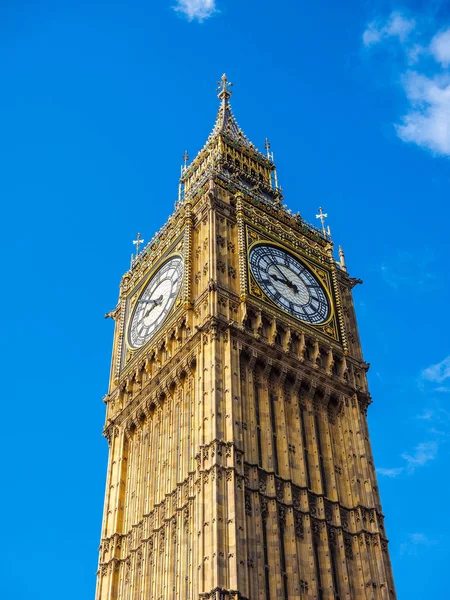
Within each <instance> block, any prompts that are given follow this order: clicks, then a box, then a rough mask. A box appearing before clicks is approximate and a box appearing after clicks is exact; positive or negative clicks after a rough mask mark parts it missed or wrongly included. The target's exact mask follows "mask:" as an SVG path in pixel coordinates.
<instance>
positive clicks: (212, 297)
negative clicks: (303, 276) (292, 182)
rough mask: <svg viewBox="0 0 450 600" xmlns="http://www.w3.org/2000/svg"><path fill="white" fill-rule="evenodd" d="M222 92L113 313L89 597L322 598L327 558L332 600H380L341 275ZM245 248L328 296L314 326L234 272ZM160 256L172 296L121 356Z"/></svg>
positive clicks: (362, 377)
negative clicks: (93, 583) (273, 258)
mask: <svg viewBox="0 0 450 600" xmlns="http://www.w3.org/2000/svg"><path fill="white" fill-rule="evenodd" d="M230 95H231V92H230V88H229V85H228V83H227V81H226V79H222V80H221V84H220V93H219V96H220V100H221V106H220V110H219V115H218V118H217V121H216V124H215V127H214V130H213V132H212V134H211V135H210V137H209V138H208V141H207V143H206V145H205V147H204V148H203V149H202V150H201V151H200V153H199V154H198V156H197V157H196V158H195V159H194V160H193V161H192V163H191V164H190V165H188V166H187V167H186V169H185V170H184V171H183V174H182V178H181V183H180V185H181V187H180V199H179V201H178V202H177V204H176V207H175V211H174V213H173V214H172V215H171V217H170V218H169V220H168V221H167V223H166V224H165V225H164V226H163V228H162V229H161V230H160V231H159V232H158V233H157V234H156V235H155V237H154V238H153V239H152V240H151V242H150V243H149V244H148V245H147V246H146V247H145V248H144V250H143V251H142V252H141V253H140V254H139V256H138V257H137V258H136V259H134V260H133V263H132V266H131V268H130V270H129V271H128V272H127V273H126V274H125V275H124V277H123V279H122V282H121V286H120V296H119V302H118V305H117V308H116V309H115V310H114V311H112V312H113V314H111V316H113V317H114V319H115V324H116V325H115V339H114V346H113V348H114V349H113V361H112V365H113V366H112V374H111V380H110V386H109V389H108V393H107V395H106V396H105V399H104V401H105V404H106V411H107V414H106V426H105V430H104V435H105V437H106V438H107V439H108V443H109V453H110V460H109V463H108V473H107V486H106V498H105V513H104V521H103V527H102V535H101V545H100V553H99V568H98V574H97V579H98V583H97V592H96V600H120V599H122V598H131V597H133V598H135V597H136V598H138V597H139V598H141V597H142V598H147V597H148V598H153V599H154V600H158V599H161V600H163V599H164V600H165V599H166V598H168V597H169V596H170V597H171V598H173V599H174V600H177V599H178V600H185V599H186V598H189V599H190V600H198V599H200V598H202V599H203V598H205V599H206V598H211V599H214V600H256V598H258V600H274V598H278V597H280V598H283V600H306V598H313V597H319V589H320V593H323V596H324V597H325V596H326V597H327V598H328V597H330V598H331V595H332V588H331V587H329V588H327V589H326V586H329V585H331V584H329V583H328V582H330V581H331V575H330V574H331V573H332V571H333V569H334V568H335V566H336V565H334V563H333V562H332V558H333V557H335V559H336V561H335V562H336V564H337V565H338V568H337V570H336V577H337V578H338V587H339V597H340V598H346V600H359V598H360V597H361V594H365V593H366V591H365V589H366V588H365V586H366V584H367V583H368V584H369V587H370V590H376V594H378V595H380V597H382V596H383V598H384V596H385V595H386V593H389V595H390V598H393V599H394V598H395V591H394V590H395V587H394V582H393V579H392V571H391V566H390V559H389V552H388V544H387V540H386V533H385V530H384V525H383V516H382V514H381V509H380V499H379V495H378V489H377V486H376V474H375V470H374V466H373V463H372V462H371V460H370V457H371V449H370V441H369V437H368V434H367V418H366V415H367V410H368V407H369V405H370V403H371V398H370V395H369V392H368V388H367V379H366V372H367V369H368V365H367V364H366V363H365V362H364V360H363V357H362V352H361V348H360V346H359V337H358V333H357V326H356V319H355V317H354V309H353V301H352V293H351V289H352V287H353V285H354V283H355V281H356V280H353V279H351V278H350V277H349V275H348V274H347V271H346V270H345V271H344V270H343V269H342V268H341V267H340V266H338V265H336V263H335V260H334V258H333V244H332V241H331V239H330V238H329V236H328V235H324V234H323V233H322V232H321V231H318V230H316V229H315V228H314V227H312V226H310V225H308V224H307V223H306V222H305V221H304V220H303V219H302V217H301V216H300V215H293V214H292V213H291V212H290V211H289V210H287V209H286V207H285V206H284V205H283V198H282V193H281V189H280V188H278V186H277V184H276V178H275V165H274V164H273V162H272V159H271V158H270V156H267V155H266V154H262V153H261V152H259V151H258V150H257V149H256V148H255V147H254V146H253V145H252V144H251V143H250V142H249V141H248V139H247V138H246V137H245V135H244V134H243V132H242V131H241V130H240V128H239V127H238V125H237V123H236V121H235V119H234V117H233V115H232V112H231V109H230V107H229V97H230ZM259 243H265V244H266V243H270V244H274V245H276V246H277V247H280V248H283V249H284V250H286V251H288V252H290V253H292V254H294V255H295V256H298V257H300V258H301V260H302V261H304V263H305V264H307V265H309V267H310V268H311V270H312V271H313V272H314V274H315V277H316V278H317V280H318V281H319V282H320V284H321V285H323V286H324V289H325V290H326V293H327V294H329V296H330V302H331V307H332V310H331V312H330V318H329V320H328V321H327V322H326V323H322V324H319V325H314V324H308V323H305V322H302V321H300V320H298V319H295V318H294V317H292V316H291V315H290V314H289V313H288V312H287V311H284V310H283V309H282V308H281V307H280V306H277V305H276V304H275V303H274V302H272V301H271V300H270V299H269V298H267V297H266V295H265V294H264V292H263V291H262V289H261V288H260V287H259V286H258V283H257V282H256V281H255V280H254V279H252V277H251V275H250V272H249V256H248V249H249V248H250V247H251V245H254V244H259ZM173 253H178V254H179V255H182V256H183V258H184V274H183V283H182V286H181V288H180V295H179V298H178V299H177V301H176V302H175V303H174V306H173V309H172V310H171V311H170V313H169V314H168V315H167V318H166V320H165V321H164V323H163V324H162V326H161V327H160V328H159V329H158V331H157V333H156V334H155V335H154V337H153V338H151V339H150V340H149V341H148V343H147V344H146V345H144V346H142V347H141V348H139V349H138V350H131V349H129V348H128V346H127V326H128V325H127V319H128V317H129V314H130V311H131V310H133V308H134V307H135V306H137V302H138V300H139V295H140V290H141V289H143V288H142V286H143V285H144V283H145V281H147V280H148V278H149V276H151V273H152V271H153V270H154V269H155V268H158V265H159V264H161V261H164V260H165V259H166V257H168V256H170V255H171V254H173ZM277 276H278V277H281V276H280V275H277ZM288 281H289V280H288ZM289 283H291V284H292V282H289ZM294 285H296V284H295V283H294ZM288 287H289V289H292V290H293V291H295V289H294V288H291V287H290V286H288ZM280 289H281V288H280ZM356 439H357V440H358V443H356V442H355V440H356ZM337 558H338V559H339V560H337ZM319 563H320V564H319ZM299 565H303V566H302V569H303V570H299ZM373 565H376V568H375V567H373ZM344 574H345V576H344ZM229 582H233V583H232V584H230V583H229ZM284 584H285V585H284ZM230 585H232V586H233V589H229V586H230ZM234 588H238V589H234ZM325 589H326V591H325ZM284 590H286V592H285V591H284ZM328 590H331V591H328ZM361 590H363V591H361ZM388 590H389V592H387V591H388ZM283 593H284V594H285V595H284V597H283V596H282V595H280V594H283ZM367 593H369V592H367ZM370 593H372V595H373V593H375V592H372V591H370ZM277 594H278V595H277ZM383 594H384V595H383ZM335 595H336V597H337V594H335ZM377 597H378V596H377Z"/></svg>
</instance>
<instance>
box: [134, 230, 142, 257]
mask: <svg viewBox="0 0 450 600" xmlns="http://www.w3.org/2000/svg"><path fill="white" fill-rule="evenodd" d="M143 243H144V240H143V239H142V238H141V234H140V233H138V234H137V236H136V239H135V240H133V244H134V245H135V246H136V258H137V257H138V255H139V248H140V246H141V244H143Z"/></svg>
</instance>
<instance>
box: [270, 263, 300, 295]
mask: <svg viewBox="0 0 450 600" xmlns="http://www.w3.org/2000/svg"><path fill="white" fill-rule="evenodd" d="M273 266H274V267H275V268H276V269H277V271H278V272H279V273H280V274H281V275H282V277H283V279H280V278H279V277H278V276H277V275H273V274H272V273H269V277H272V279H275V281H281V283H284V285H287V287H288V288H290V289H291V290H293V291H294V293H295V294H298V287H297V286H296V285H295V283H292V281H289V279H288V278H287V277H286V275H285V274H284V273H283V271H282V270H281V269H280V268H278V266H277V265H273Z"/></svg>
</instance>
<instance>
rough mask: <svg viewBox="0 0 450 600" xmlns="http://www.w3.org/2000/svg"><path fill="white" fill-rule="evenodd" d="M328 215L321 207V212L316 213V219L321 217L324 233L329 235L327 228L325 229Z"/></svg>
mask: <svg viewBox="0 0 450 600" xmlns="http://www.w3.org/2000/svg"><path fill="white" fill-rule="evenodd" d="M327 217H328V214H327V213H324V212H323V208H322V207H320V208H319V214H318V215H316V219H320V222H321V223H322V233H323V235H327V230H326V229H325V219H326V218H327Z"/></svg>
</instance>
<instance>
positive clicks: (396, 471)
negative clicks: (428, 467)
mask: <svg viewBox="0 0 450 600" xmlns="http://www.w3.org/2000/svg"><path fill="white" fill-rule="evenodd" d="M403 471H404V468H403V467H396V468H393V469H384V468H383V467H380V468H379V469H377V473H379V474H380V475H383V476H384V477H390V478H391V479H394V478H395V477H398V476H399V475H400V474H401V473H403Z"/></svg>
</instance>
